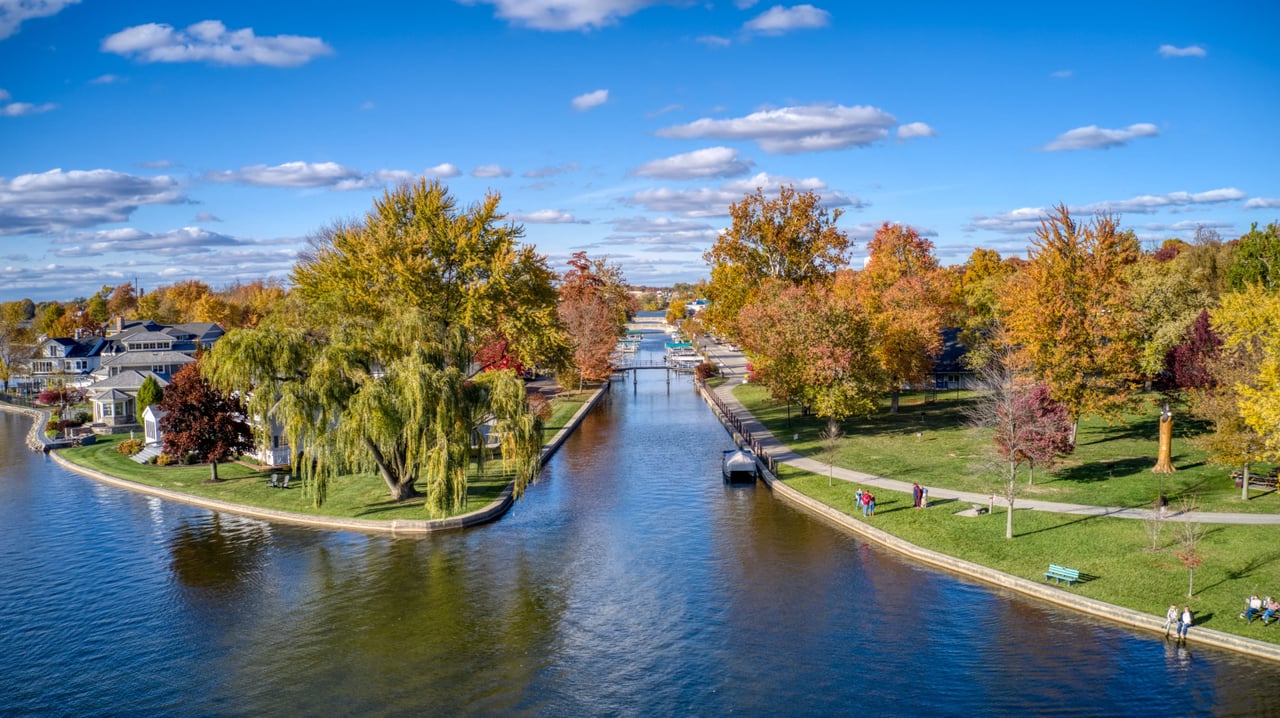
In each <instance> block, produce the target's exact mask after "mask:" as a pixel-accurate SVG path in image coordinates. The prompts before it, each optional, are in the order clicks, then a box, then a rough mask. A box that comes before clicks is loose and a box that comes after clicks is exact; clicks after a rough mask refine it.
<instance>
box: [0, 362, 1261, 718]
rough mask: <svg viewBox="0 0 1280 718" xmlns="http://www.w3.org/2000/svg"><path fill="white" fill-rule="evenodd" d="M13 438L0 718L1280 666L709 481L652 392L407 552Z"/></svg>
mask: <svg viewBox="0 0 1280 718" xmlns="http://www.w3.org/2000/svg"><path fill="white" fill-rule="evenodd" d="M646 342H648V343H647V344H646V348H648V349H652V348H653V346H660V338H657V337H654V338H651V339H648V340H646ZM655 343H656V344H655ZM28 425H29V419H27V418H26V417H22V416H18V415H13V414H3V413H0V648H2V649H3V650H0V714H4V715H42V716H43V715H75V716H114V715H183V716H192V715H200V716H222V715H226V716H261V715H285V714H288V715H326V716H329V715H361V716H365V715H372V716H379V715H386V716H394V715H504V716H506V715H530V716H570V715H573V716H606V715H607V716H630V715H637V716H640V715H643V716H651V715H722V714H729V713H735V714H740V715H818V716H825V715H837V714H853V713H866V714H869V715H917V714H931V715H974V714H982V715H995V716H1023V715H1054V714H1058V715H1068V714H1070V715H1126V716H1144V715H1150V716H1169V715H1277V714H1280V666H1276V665H1274V664H1270V663H1264V662H1259V661H1255V660H1252V659H1247V658H1243V657H1239V656H1235V655H1231V654H1227V653H1221V652H1216V651H1211V650H1207V649H1202V648H1198V647H1197V646H1195V645H1194V644H1192V645H1191V646H1190V647H1189V648H1188V649H1183V648H1178V647H1176V646H1175V645H1174V644H1173V643H1170V642H1166V641H1162V640H1159V639H1158V638H1153V637H1151V636H1148V635H1145V634H1138V633H1134V632H1131V631H1128V630H1125V629H1123V628H1118V627H1115V626H1112V625H1109V624H1105V623H1102V622H1099V621H1096V620H1094V619H1090V618H1087V617H1083V616H1077V615H1075V614H1072V613H1069V612H1065V611H1062V610H1059V609H1054V608H1051V607H1048V606H1046V605H1042V604H1039V603H1035V602H1033V601H1030V600H1027V599H1024V598H1021V597H1018V596H1016V595H1012V594H1008V593H1004V592H1001V591H999V590H995V589H992V588H989V587H986V586H982V585H977V584H974V583H970V582H967V581H965V580H962V579H958V578H956V577H953V576H951V575H948V574H944V573H939V572H937V571H934V570H931V569H926V568H923V567H920V566H917V565H914V564H911V563H909V562H906V561H903V560H901V559H899V558H898V557H896V556H894V555H892V554H890V553H888V552H886V551H884V550H881V549H879V548H876V547H874V546H871V545H868V544H866V543H864V542H862V541H859V540H857V539H855V538H853V537H851V536H849V535H847V534H845V533H843V532H841V531H840V530H838V529H836V528H834V527H832V526H830V525H827V524H825V523H823V522H821V521H819V520H817V519H814V518H811V517H809V516H807V515H805V514H802V513H800V512H798V511H796V510H794V509H792V508H790V507H789V506H787V505H784V504H782V503H780V502H778V501H775V500H774V499H772V498H771V496H770V495H769V492H768V490H767V489H765V488H764V487H763V486H754V487H752V486H727V485H725V484H724V483H723V482H722V481H721V479H720V475H719V467H718V462H719V457H720V452H721V450H722V449H725V448H729V447H730V444H729V441H728V438H727V437H726V435H725V433H724V431H723V430H722V429H721V428H720V426H719V425H718V424H717V423H716V422H715V420H714V419H713V418H712V415H711V413H710V411H709V410H708V409H707V408H706V406H705V405H704V404H702V402H701V401H700V400H699V399H698V398H697V397H696V396H695V394H694V392H693V388H692V384H691V382H690V380H689V379H688V378H676V379H674V380H672V381H671V382H670V383H669V384H668V381H667V377H666V376H664V372H661V371H648V372H642V376H640V377H639V381H638V382H637V383H636V384H634V385H633V384H632V383H631V381H630V380H628V381H626V382H619V383H616V384H615V385H614V387H613V388H612V390H611V391H610V394H609V396H608V397H607V398H606V399H605V400H604V401H603V402H602V403H601V405H600V406H599V407H598V408H597V409H596V411H594V412H593V413H592V414H591V415H589V416H588V417H587V419H586V420H585V422H584V423H583V425H582V426H581V427H580V428H579V430H578V431H577V432H576V433H575V434H574V435H573V436H572V437H570V439H569V441H568V442H567V443H566V444H565V446H564V447H563V449H562V450H561V451H560V452H559V453H558V454H557V455H556V456H555V457H554V458H553V459H552V460H551V462H550V463H549V464H548V466H547V467H546V469H545V470H544V472H543V474H542V477H541V479H540V481H539V482H538V483H537V484H536V485H534V486H533V487H531V488H530V490H529V491H528V493H527V494H526V495H525V497H524V499H523V500H522V501H521V502H519V503H518V504H517V505H516V506H515V508H514V509H513V510H512V511H511V512H510V513H509V514H508V515H507V516H505V517H504V518H502V519H501V520H499V521H497V522H495V523H493V524H490V525H487V526H484V527H480V528H477V529H472V530H468V531H464V532H456V533H447V534H440V535H436V536H431V537H429V538H421V539H396V538H389V537H384V536H366V535H361V534H354V533H343V532H332V531H319V530H309V529H305V528H299V527H292V526H284V525H272V524H268V523H263V522H260V521H256V520H249V519H244V518H239V517H236V516H232V515H227V514H217V513H213V512H210V511H206V510H202V509H197V508H193V507H188V506H183V505H179V504H172V503H165V502H162V501H159V500H157V499H153V498H148V497H145V496H142V495H138V494H133V493H130V492H127V491H122V490H119V489H115V488H111V487H108V486H104V485H101V484H98V483H95V482H94V481H92V480H90V479H87V478H83V477H81V476H78V475H76V474H72V473H70V472H67V471H65V470H63V469H61V468H59V467H57V466H56V465H55V464H53V463H52V462H51V461H49V460H48V459H47V458H46V457H43V456H41V455H40V454H36V453H32V452H30V451H28V450H27V449H25V448H24V447H23V437H24V434H25V432H26V430H27V428H28ZM1193 630H1194V629H1193Z"/></svg>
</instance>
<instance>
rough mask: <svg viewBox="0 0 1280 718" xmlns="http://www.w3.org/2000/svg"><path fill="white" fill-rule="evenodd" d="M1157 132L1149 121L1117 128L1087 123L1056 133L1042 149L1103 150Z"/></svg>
mask: <svg viewBox="0 0 1280 718" xmlns="http://www.w3.org/2000/svg"><path fill="white" fill-rule="evenodd" d="M1159 134H1160V130H1159V129H1157V128H1156V126H1155V125H1153V124H1151V123H1149V122H1140V123H1138V124H1134V125H1129V126H1128V127H1126V128H1124V129H1119V130H1107V129H1103V128H1101V127H1098V126H1097V125H1089V126H1088V127H1077V128H1076V129H1074V130H1068V131H1067V132H1064V133H1062V134H1061V135H1058V136H1057V137H1056V138H1055V139H1054V140H1053V141H1052V142H1050V143H1049V144H1047V145H1045V146H1044V150H1045V152H1062V151H1069V150H1105V149H1109V148H1111V147H1122V146H1124V145H1127V144H1129V142H1130V141H1132V140H1135V139H1137V138H1139V137H1155V136H1157V135H1159Z"/></svg>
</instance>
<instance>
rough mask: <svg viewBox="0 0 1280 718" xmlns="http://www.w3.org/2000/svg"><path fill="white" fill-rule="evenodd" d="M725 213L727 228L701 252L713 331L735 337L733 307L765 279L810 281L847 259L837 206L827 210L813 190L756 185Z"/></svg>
mask: <svg viewBox="0 0 1280 718" xmlns="http://www.w3.org/2000/svg"><path fill="white" fill-rule="evenodd" d="M729 214H730V217H731V218H732V222H731V224H730V226H729V228H728V229H727V230H725V231H724V233H723V234H721V235H720V236H719V237H718V238H717V239H716V241H715V244H713V245H712V247H711V249H710V250H708V251H707V252H706V254H704V255H703V259H704V260H705V261H706V262H707V264H708V265H709V266H710V268H711V282H710V284H709V285H708V286H707V295H708V298H709V299H710V306H709V307H708V308H707V310H706V312H707V318H706V323H707V324H708V325H709V326H710V327H711V328H712V330H713V331H715V332H717V333H721V334H726V335H729V336H734V337H737V328H736V322H737V318H738V312H739V310H740V309H742V307H744V306H746V305H747V303H749V302H750V301H752V299H753V294H754V291H755V289H756V288H757V287H759V286H760V284H761V282H763V281H764V280H766V279H774V280H780V281H782V282H784V283H786V284H791V285H804V284H809V283H811V282H814V281H818V280H825V279H827V278H829V277H830V275H831V274H832V272H834V271H835V270H837V269H839V268H841V267H843V266H845V265H846V264H847V262H848V258H847V256H846V253H847V252H848V250H849V247H850V242H849V238H848V237H847V236H846V235H845V233H844V232H842V231H841V230H840V229H838V228H837V227H836V221H837V220H838V219H839V218H840V215H841V211H840V210H838V209H835V210H830V211H828V210H827V209H826V208H825V207H823V206H822V204H821V198H820V197H819V196H818V195H817V194H816V193H815V192H813V191H812V190H808V191H805V192H796V190H795V188H794V187H791V186H786V187H782V188H780V189H779V190H778V196H777V197H776V198H772V197H766V196H765V194H764V190H763V189H757V190H756V192H755V194H749V195H747V196H746V197H744V198H743V199H742V201H741V202H736V203H734V204H733V205H731V206H730V207H729Z"/></svg>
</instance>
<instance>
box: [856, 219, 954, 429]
mask: <svg viewBox="0 0 1280 718" xmlns="http://www.w3.org/2000/svg"><path fill="white" fill-rule="evenodd" d="M867 249H868V251H869V253H870V257H869V259H868V261H867V266H866V268H865V269H863V270H862V271H861V272H858V273H857V275H856V276H857V287H856V290H855V291H856V293H857V296H858V297H859V300H860V301H861V303H862V305H863V307H864V311H865V313H866V315H867V316H868V317H870V318H871V322H872V324H873V327H874V329H873V335H874V342H873V351H874V352H875V353H876V357H877V358H878V359H879V361H880V366H881V368H882V373H883V376H884V378H885V380H886V384H887V385H886V388H887V389H888V391H889V394H890V397H891V403H890V408H889V410H890V411H891V412H894V413H896V412H897V411H898V397H899V394H901V392H902V387H903V385H905V384H916V383H919V382H921V381H923V380H924V378H925V376H926V375H927V374H928V372H929V371H930V370H931V369H932V368H933V356H934V355H936V354H937V353H938V351H939V350H940V349H941V348H942V334H941V332H942V318H943V316H944V315H945V314H946V312H947V309H948V306H947V302H946V292H945V291H944V287H945V283H946V278H945V276H944V272H943V271H942V270H940V268H939V266H938V260H937V258H936V257H935V256H934V254H933V242H930V241H929V240H928V239H927V238H925V237H921V236H920V233H919V232H917V231H916V230H915V229H914V228H912V227H908V226H905V225H901V224H889V223H888V222H885V223H884V224H883V225H881V227H880V229H879V230H877V231H876V235H875V237H874V238H873V239H872V240H871V244H870V245H868V247H867Z"/></svg>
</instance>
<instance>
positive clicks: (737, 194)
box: [622, 172, 867, 219]
mask: <svg viewBox="0 0 1280 718" xmlns="http://www.w3.org/2000/svg"><path fill="white" fill-rule="evenodd" d="M784 185H788V186H791V187H794V188H795V189H797V190H799V191H802V192H803V191H809V190H812V191H813V192H815V193H816V194H818V196H819V197H820V198H821V202H822V205H823V206H825V207H852V208H855V209H858V208H862V207H865V206H867V203H866V202H864V201H863V200H861V199H859V198H857V197H853V196H850V195H847V194H845V193H843V192H840V191H836V190H831V189H829V188H828V187H827V183H826V182H823V181H822V180H820V179H818V178H816V177H808V178H804V179H794V178H791V177H784V176H780V175H770V174H767V173H765V172H761V173H759V174H756V175H754V176H752V177H748V178H745V179H740V180H733V181H729V182H725V183H724V184H722V185H720V186H719V187H715V188H712V187H699V188H693V189H686V190H674V189H669V188H667V187H656V188H652V189H645V190H641V191H639V192H636V193H635V194H633V195H632V196H631V197H628V198H626V199H624V200H622V201H623V203H624V204H630V205H640V206H642V207H644V208H645V209H647V210H649V211H651V212H663V213H667V214H676V215H681V216H683V217H689V218H694V219H698V218H706V217H727V216H729V205H731V204H733V203H735V202H741V201H742V199H743V197H744V196H746V195H748V194H754V193H755V192H756V190H757V189H758V190H761V191H763V192H764V193H765V194H771V193H777V191H778V189H779V188H780V187H782V186H784Z"/></svg>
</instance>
